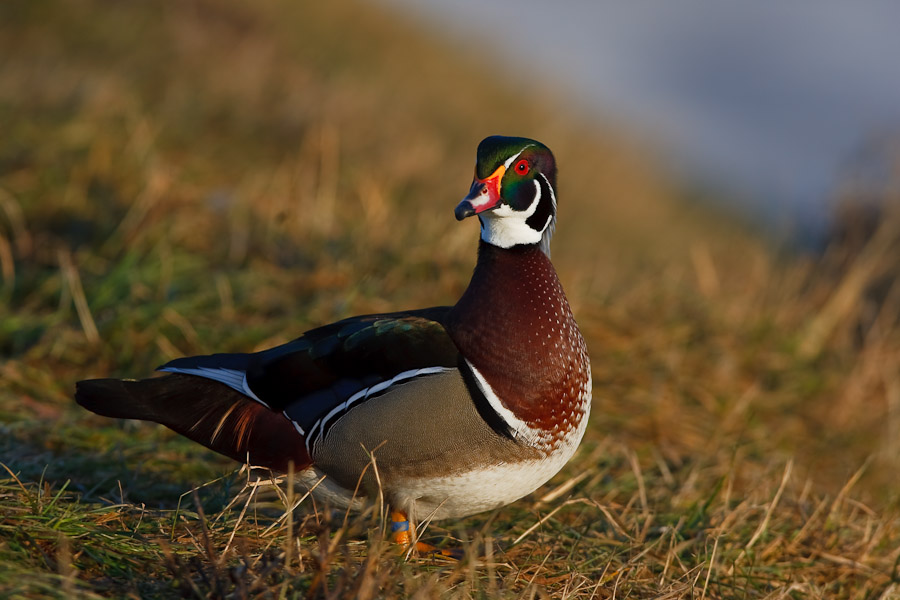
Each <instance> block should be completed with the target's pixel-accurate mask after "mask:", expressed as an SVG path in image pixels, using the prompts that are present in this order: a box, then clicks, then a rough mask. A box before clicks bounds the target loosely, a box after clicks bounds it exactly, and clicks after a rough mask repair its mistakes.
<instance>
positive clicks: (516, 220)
mask: <svg viewBox="0 0 900 600" xmlns="http://www.w3.org/2000/svg"><path fill="white" fill-rule="evenodd" d="M534 188H535V195H534V200H532V202H531V205H530V206H529V207H528V209H527V210H513V209H512V207H510V206H509V204H501V205H500V208H497V209H494V210H492V211H489V212H483V213H481V214H479V215H478V217H479V219H480V220H481V239H482V240H484V241H485V242H487V243H488V244H491V245H494V246H498V247H500V248H512V247H513V246H517V245H519V244H537V243H538V242H540V241H541V237H542V236H543V234H544V229H546V228H547V225H548V224H549V223H550V220H549V219H548V220H547V223H544V226H543V227H542V228H541V230H540V231H537V230H535V229H532V228H531V227H529V226H528V223H526V221H527V220H528V218H529V217H530V216H531V215H533V214H534V211H536V210H537V207H538V204H539V203H540V201H541V186H540V185H539V184H538V182H537V181H535V182H534Z"/></svg>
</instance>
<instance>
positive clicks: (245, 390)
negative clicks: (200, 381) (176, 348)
mask: <svg viewBox="0 0 900 600" xmlns="http://www.w3.org/2000/svg"><path fill="white" fill-rule="evenodd" d="M160 371H166V372H168V373H184V374H185V375H196V376H198V377H205V378H206V379H212V380H213V381H218V382H219V383H224V384H225V385H227V386H228V387H230V388H231V389H233V390H235V391H236V392H240V393H242V394H244V395H245V396H247V397H248V398H252V399H254V400H256V401H257V402H259V403H260V404H262V405H263V406H265V407H266V408H271V407H270V406H269V405H268V404H266V403H265V402H263V401H262V400H260V399H259V396H257V395H256V394H254V393H253V390H251V389H250V386H249V385H248V384H247V374H246V373H245V372H244V371H241V370H239V369H220V368H212V367H190V368H184V367H166V368H164V369H160Z"/></svg>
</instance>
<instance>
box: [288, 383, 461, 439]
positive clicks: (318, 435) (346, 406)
mask: <svg viewBox="0 0 900 600" xmlns="http://www.w3.org/2000/svg"><path fill="white" fill-rule="evenodd" d="M450 370H452V369H451V368H450V367H425V368H423V369H411V370H409V371H403V372H402V373H398V374H397V375H395V376H394V377H392V378H391V379H388V380H386V381H382V382H381V383H376V384H375V385H373V386H371V387H368V388H365V389H362V390H360V391H358V392H356V393H355V394H353V395H352V396H350V397H349V398H347V400H345V401H344V402H341V403H340V404H338V405H337V406H335V407H334V408H333V409H331V410H330V411H328V414H327V415H325V416H324V417H322V418H321V419H318V420H317V421H316V422H315V423H314V424H313V426H312V427H311V428H310V430H309V433H310V435H309V437H307V438H306V448H307V450H309V452H310V453H312V443H313V441H314V440H321V439H322V438H323V436H324V435H325V433H326V431H325V430H326V427H328V425H329V422H330V421H331V420H332V419H334V418H335V417H337V418H338V419H340V417H339V416H338V415H340V414H341V413H342V412H346V411H348V410H350V408H352V406H353V405H354V404H355V403H357V402H359V401H360V400H366V399H368V398H369V397H370V396H372V395H373V394H377V393H379V392H382V391H384V390H386V389H388V388H390V387H391V386H392V385H396V384H398V383H401V382H403V381H405V380H407V379H412V378H413V377H419V376H420V375H432V374H434V373H442V372H444V371H450ZM313 432H315V435H313Z"/></svg>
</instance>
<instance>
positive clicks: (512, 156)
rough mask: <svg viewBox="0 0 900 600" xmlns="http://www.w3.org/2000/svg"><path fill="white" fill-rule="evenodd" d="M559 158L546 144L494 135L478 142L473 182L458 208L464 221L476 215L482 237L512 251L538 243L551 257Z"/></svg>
mask: <svg viewBox="0 0 900 600" xmlns="http://www.w3.org/2000/svg"><path fill="white" fill-rule="evenodd" d="M555 188H556V160H555V159H554V158H553V153H552V152H550V149H549V148H547V146H545V145H543V144H542V143H540V142H538V141H535V140H530V139H528V138H521V137H505V136H500V135H494V136H491V137H489V138H485V139H483V140H482V141H481V143H480V144H478V154H477V158H476V161H475V180H474V181H473V182H472V187H471V188H470V189H469V193H468V195H467V196H466V197H465V198H463V200H462V202H460V203H459V204H458V205H457V207H456V218H457V219H458V220H460V221H462V220H463V219H465V218H466V217H471V216H472V215H477V216H478V220H479V221H481V239H482V240H484V241H485V242H487V243H488V244H493V245H494V246H499V247H501V248H510V247H512V246H517V245H520V244H540V246H541V249H542V250H543V251H544V253H545V254H547V255H548V256H549V255H550V238H551V237H552V236H553V230H554V228H555V227H556V190H555Z"/></svg>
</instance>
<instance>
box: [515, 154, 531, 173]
mask: <svg viewBox="0 0 900 600" xmlns="http://www.w3.org/2000/svg"><path fill="white" fill-rule="evenodd" d="M516 173H518V174H519V175H528V161H527V160H525V159H524V158H523V159H522V160H520V161H519V162H517V163H516Z"/></svg>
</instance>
